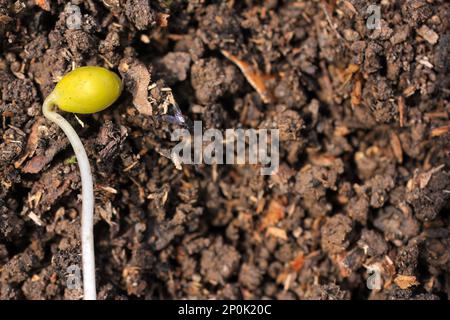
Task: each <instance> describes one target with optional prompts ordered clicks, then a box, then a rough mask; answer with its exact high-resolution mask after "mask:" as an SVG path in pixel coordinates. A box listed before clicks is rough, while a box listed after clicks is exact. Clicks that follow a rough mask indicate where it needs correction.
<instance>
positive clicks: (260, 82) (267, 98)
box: [221, 50, 274, 103]
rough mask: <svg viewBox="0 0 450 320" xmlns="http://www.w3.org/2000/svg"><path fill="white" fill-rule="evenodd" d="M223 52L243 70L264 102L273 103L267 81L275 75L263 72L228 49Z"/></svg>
mask: <svg viewBox="0 0 450 320" xmlns="http://www.w3.org/2000/svg"><path fill="white" fill-rule="evenodd" d="M221 52H222V54H223V55H224V56H225V58H227V59H228V60H230V61H231V62H233V63H234V64H235V65H236V66H237V67H238V68H239V69H240V70H241V72H242V73H243V74H244V77H245V78H246V79H247V81H248V82H249V83H250V85H251V86H252V87H253V88H255V90H256V92H258V94H259V95H260V97H261V100H262V101H263V102H264V103H271V102H272V101H273V95H272V93H271V92H270V90H269V89H268V88H267V85H266V83H267V81H269V80H272V79H274V76H271V75H267V74H263V73H262V72H261V71H259V70H257V69H256V68H254V67H253V66H251V65H250V64H248V63H247V62H245V61H242V60H240V59H239V58H238V57H236V56H234V55H233V54H231V53H230V52H228V51H225V50H222V51H221Z"/></svg>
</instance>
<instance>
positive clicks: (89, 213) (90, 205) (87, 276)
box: [42, 93, 97, 300]
mask: <svg viewBox="0 0 450 320" xmlns="http://www.w3.org/2000/svg"><path fill="white" fill-rule="evenodd" d="M54 101H55V95H54V93H51V94H50V95H49V96H48V97H47V99H45V101H44V104H43V106H42V111H43V113H44V116H45V117H46V118H47V119H49V120H50V121H53V122H54V123H56V124H57V125H58V126H59V127H60V128H61V129H62V131H64V133H65V134H66V136H67V138H68V139H69V141H70V143H71V145H72V148H73V150H74V151H75V156H76V157H77V162H78V166H79V168H80V175H81V188H82V201H83V204H82V211H81V251H82V262H83V290H84V300H95V299H96V296H97V295H96V289H95V255H94V233H93V227H94V188H93V182H92V174H91V167H90V165H89V159H88V157H87V154H86V150H85V149H84V146H83V144H82V143H81V140H80V138H79V137H78V134H77V133H76V131H75V130H74V129H73V128H72V126H71V125H70V123H69V122H67V120H66V119H64V118H63V117H62V116H61V115H60V114H58V113H57V112H55V111H54V110H53V108H54Z"/></svg>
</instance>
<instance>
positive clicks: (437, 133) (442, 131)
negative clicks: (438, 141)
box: [431, 126, 450, 137]
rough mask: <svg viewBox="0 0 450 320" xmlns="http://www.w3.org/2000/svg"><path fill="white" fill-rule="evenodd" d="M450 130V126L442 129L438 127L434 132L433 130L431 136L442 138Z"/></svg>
mask: <svg viewBox="0 0 450 320" xmlns="http://www.w3.org/2000/svg"><path fill="white" fill-rule="evenodd" d="M449 129H450V126H442V127H437V128H434V129H433V130H431V136H432V137H440V136H442V135H444V134H446V133H447V132H448V131H449Z"/></svg>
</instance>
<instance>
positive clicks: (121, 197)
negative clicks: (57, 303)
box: [0, 0, 450, 299]
mask: <svg viewBox="0 0 450 320" xmlns="http://www.w3.org/2000/svg"><path fill="white" fill-rule="evenodd" d="M373 4H375V5H376V6H377V7H376V8H375V9H377V8H378V9H379V10H380V11H379V12H380V13H381V15H380V18H381V20H378V23H379V24H378V25H375V28H373V21H377V20H376V19H375V20H373V19H374V14H375V18H376V12H377V11H376V10H375V11H373V10H372V9H373V7H372V8H369V3H368V2H367V1H362V0H344V1H336V0H335V1H333V0H331V1H319V0H317V1H281V0H278V1H277V0H268V1H253V0H246V1H233V0H229V1H206V0H205V1H204V0H193V1H171V0H159V1H148V0H103V1H98V0H85V1H82V0H73V1H71V2H69V1H62V0H52V1H50V0H36V1H34V0H28V1H24V0H19V1H12V0H10V1H8V0H0V47H1V53H0V298H1V299H81V298H82V290H81V289H79V286H76V285H75V286H71V285H69V286H68V281H69V283H75V282H76V281H77V279H78V278H77V270H78V269H77V266H78V267H79V266H80V263H81V251H80V233H79V230H80V209H81V197H80V189H81V185H80V176H79V172H78V166H77V163H76V159H75V158H74V155H73V151H72V149H71V146H70V144H69V143H68V140H67V138H66V137H65V136H64V135H63V133H62V131H61V130H60V129H59V128H58V127H57V126H56V125H54V124H52V123H51V122H49V121H48V120H46V119H45V118H44V117H43V115H42V111H41V106H42V103H43V100H44V99H45V97H46V96H47V95H48V94H49V93H50V92H51V91H52V90H53V88H54V86H55V84H56V83H57V82H58V80H60V79H61V77H62V76H63V75H65V74H66V73H67V72H69V71H71V70H72V69H73V68H75V67H79V66H85V65H98V66H104V67H106V68H109V69H111V70H113V71H115V72H117V73H118V74H120V75H121V78H122V79H123V82H124V90H123V93H122V95H121V97H120V98H119V100H118V101H117V102H116V103H115V104H114V105H113V106H111V107H110V108H108V109H107V110H105V111H103V112H100V113H97V114H93V115H77V116H75V115H74V114H71V113H64V112H61V114H63V115H64V117H66V118H67V119H68V121H69V122H70V123H71V124H72V125H73V126H74V127H75V129H76V130H77V132H78V133H79V135H80V138H81V140H82V141H83V143H84V145H85V147H86V150H87V153H88V156H89V158H90V161H91V167H92V171H93V174H94V181H95V186H94V189H95V199H96V204H95V249H96V267H97V275H96V276H97V282H98V297H99V299H182V298H183V299H184V298H197V299H198V298H200V299H261V298H269V299H448V298H449V296H450V229H449V221H450V215H449V212H450V210H449V208H450V206H449V197H450V178H449V168H450V167H449V166H450V157H449V153H450V134H449V111H450V109H449V93H450V92H449V82H450V81H449V78H450V77H449V68H450V64H449V59H448V55H449V50H450V34H449V19H448V17H449V13H450V4H449V3H448V2H446V1H444V0H428V1H426V0H410V1H373ZM371 26H372V27H371ZM80 94H82V93H81V92H80ZM178 108H179V111H181V114H182V116H181V114H180V112H179V111H178ZM182 117H184V118H185V119H186V123H183V121H181V120H180V119H182ZM195 120H199V121H202V123H203V130H206V129H210V128H216V129H219V130H221V131H222V132H225V130H226V129H236V128H243V129H248V128H254V129H257V128H274V129H279V130H280V131H279V132H280V150H279V157H280V165H279V169H278V171H277V172H276V173H275V174H273V175H261V174H260V169H261V166H259V165H250V164H247V165H207V164H197V165H187V164H181V165H180V163H177V161H176V159H170V150H171V148H172V147H173V146H174V145H175V144H176V142H172V141H171V133H172V132H173V130H175V129H176V128H180V127H181V128H183V127H187V128H188V129H189V128H190V127H191V123H192V122H193V121H195ZM177 166H178V167H179V168H177ZM74 277H75V278H74Z"/></svg>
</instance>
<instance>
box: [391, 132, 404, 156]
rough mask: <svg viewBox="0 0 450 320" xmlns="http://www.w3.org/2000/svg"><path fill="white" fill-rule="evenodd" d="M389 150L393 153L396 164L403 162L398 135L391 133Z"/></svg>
mask: <svg viewBox="0 0 450 320" xmlns="http://www.w3.org/2000/svg"><path fill="white" fill-rule="evenodd" d="M390 142H391V148H392V151H393V152H394V156H395V158H397V162H398V163H402V162H403V150H402V144H401V142H400V139H399V137H398V135H397V134H396V133H395V132H391V139H390Z"/></svg>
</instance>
